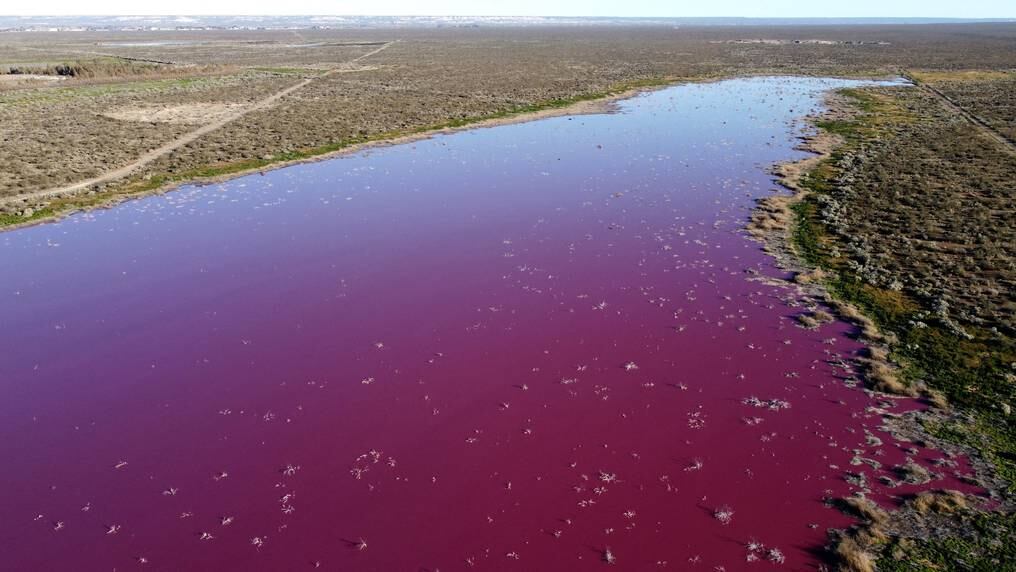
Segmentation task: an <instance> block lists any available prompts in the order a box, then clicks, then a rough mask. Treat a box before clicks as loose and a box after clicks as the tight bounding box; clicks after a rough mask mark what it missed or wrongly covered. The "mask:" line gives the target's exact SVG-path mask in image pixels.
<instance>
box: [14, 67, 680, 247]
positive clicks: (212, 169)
mask: <svg viewBox="0 0 1016 572" xmlns="http://www.w3.org/2000/svg"><path fill="white" fill-rule="evenodd" d="M177 81H179V80H177ZM192 81H193V80H192ZM671 82H672V80H668V79H665V78H654V79H649V80H640V81H633V82H626V83H623V84H618V85H616V86H614V87H612V88H611V89H609V90H607V91H603V92H596V93H588V94H582V95H578V96H575V97H570V98H558V99H551V100H547V101H544V102H540V103H536V104H532V105H522V106H516V107H512V108H510V109H506V110H502V111H497V112H494V113H488V114H482V115H476V116H473V117H464V118H459V119H453V120H451V121H447V122H444V123H439V124H435V125H429V126H426V127H420V128H416V129H412V130H408V131H388V132H384V133H377V134H373V135H366V136H357V137H349V138H346V139H341V140H339V141H336V142H334V143H329V144H327V145H322V146H318V147H311V148H307V149H300V150H294V151H288V152H284V153H277V154H275V155H272V156H270V157H267V158H260V159H245V160H242V161H231V162H228V163H220V164H215V165H204V166H201V167H198V168H195V169H188V170H186V171H183V172H179V173H159V174H155V175H150V176H147V177H144V178H137V179H133V180H129V181H126V182H125V183H123V184H122V185H120V186H118V187H114V188H113V189H112V190H111V191H106V192H103V193H99V194H94V195H84V196H73V197H68V198H64V199H58V200H55V201H52V202H51V203H50V204H49V205H48V206H47V207H46V208H45V209H40V210H38V211H37V212H35V213H33V215H32V216H31V217H23V216H18V215H0V229H2V228H3V227H5V226H11V225H15V224H23V223H26V222H31V221H38V220H42V219H45V218H48V217H52V216H56V215H58V214H61V213H66V212H70V211H74V210H80V209H84V208H89V207H94V206H98V205H102V204H106V203H108V202H109V201H110V200H111V199H114V198H126V197H130V196H137V195H141V194H145V193H149V192H152V191H156V190H158V189H160V188H163V187H166V186H169V185H173V184H180V183H186V182H201V181H203V180H209V179H215V178H218V177H225V176H229V175H235V174H239V173H245V172H249V171H256V170H258V169H264V168H267V167H271V166H272V165H277V164H281V163H288V162H292V161H300V160H305V159H313V158H315V157H320V156H323V155H327V154H329V153H334V152H336V151H341V150H342V149H347V148H349V147H352V146H355V145H363V144H367V143H374V142H382V141H389V140H393V139H397V138H399V137H404V136H407V135H414V134H422V133H431V132H437V131H441V130H443V129H456V128H461V127H466V126H469V125H472V124H476V123H480V122H483V121H490V120H495V119H505V118H511V117H518V116H521V115H525V114H528V113H535V112H538V111H544V110H548V109H561V108H564V107H568V106H569V105H574V104H576V103H580V102H583V101H594V100H598V99H603V98H606V97H611V96H616V95H619V94H622V93H624V92H627V91H631V90H633V89H643V88H651V87H657V86H663V85H667V84H669V83H671ZM135 85H136V84H135ZM103 87H105V86H103ZM79 89H81V88H79ZM40 213H45V214H40Z"/></svg>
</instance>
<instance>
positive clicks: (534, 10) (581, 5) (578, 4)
mask: <svg viewBox="0 0 1016 572" xmlns="http://www.w3.org/2000/svg"><path fill="white" fill-rule="evenodd" d="M4 4H6V5H5V6H3V7H0V14H4V15H72V14H73V15H106V14H137V15H153V14H157V15H164V14H202V15H209V14H225V15H246V14H272V15H278V14H297V15H302V14H322V15H468V16H748V17H787V16H805V17H847V16H877V17H892V16H906V17H935V18H943V17H953V18H1014V17H1016V0H846V1H834V2H821V1H816V0H807V1H801V0H510V1H502V0H494V1H489V0H356V1H346V0H281V1H280V0H87V1H82V0H31V1H24V0H22V1H16V0H15V1H11V2H5V3H4Z"/></svg>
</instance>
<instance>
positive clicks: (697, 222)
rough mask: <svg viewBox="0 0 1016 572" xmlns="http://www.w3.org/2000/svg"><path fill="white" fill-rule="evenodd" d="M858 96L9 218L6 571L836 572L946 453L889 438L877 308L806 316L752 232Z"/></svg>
mask: <svg viewBox="0 0 1016 572" xmlns="http://www.w3.org/2000/svg"><path fill="white" fill-rule="evenodd" d="M844 85H849V82H844V81H832V80H805V79H785V78H782V79H781V78H761V79H745V80H734V81H726V82H721V83H712V84H702V85H686V86H680V87H674V88H670V89H666V90H662V91H658V92H655V93H651V94H645V95H641V96H638V97H636V98H634V99H632V100H629V101H625V102H623V103H622V104H621V106H620V107H621V109H620V111H619V112H618V113H614V114H604V115H593V116H581V117H562V118H554V119H548V120H544V121H538V122H532V123H525V124H519V125H512V126H503V127H497V128H491V129H478V130H473V131H468V132H461V133H457V134H454V135H442V136H438V137H435V138H433V139H430V140H426V141H420V142H417V143H412V144H406V145H400V146H394V147H390V148H384V149H378V150H374V151H370V152H366V153H361V154H357V155H353V156H348V157H343V158H338V159H334V160H329V161H324V162H319V163H314V164H306V165H299V166H294V167H290V168H285V169H281V170H277V171H272V172H268V173H265V174H264V175H260V176H259V175H254V176H249V177H244V178H240V179H236V180H233V181H231V182H228V183H224V184H221V185H215V186H204V187H186V188H184V189H181V190H179V191H176V192H173V193H171V194H168V195H165V196H158V197H151V198H147V199H144V200H137V201H132V202H129V203H126V204H123V205H121V206H118V207H116V208H114V209H110V210H105V211H97V212H93V213H88V214H79V215H75V216H72V217H70V218H68V219H66V220H64V221H61V222H59V223H55V224H48V225H43V226H38V227H34V228H29V229H25V230H19V231H16V232H8V233H5V234H3V235H2V236H0V264H2V267H3V269H4V270H3V272H2V274H0V316H2V317H3V318H2V319H3V328H2V330H0V347H3V348H4V350H3V359H2V361H0V384H2V386H0V387H2V391H3V400H2V402H0V435H2V437H3V438H2V439H0V458H2V459H3V468H2V469H0V487H2V488H0V490H2V496H0V515H2V521H0V560H2V561H3V563H4V564H3V568H4V569H6V570H32V571H43V570H61V571H63V570H133V569H150V570H301V569H313V568H315V567H319V568H321V569H325V570H382V571H388V570H466V569H471V568H472V569H478V570H585V569H598V568H601V567H604V566H608V565H609V564H608V562H606V561H607V560H613V561H614V562H615V563H616V564H617V566H618V567H619V568H620V569H625V570H651V569H670V570H689V569H701V570H721V569H722V570H741V569H753V568H772V567H783V568H785V569H792V570H808V569H815V568H816V567H818V566H819V565H820V564H821V559H820V556H819V549H820V548H821V546H822V545H823V543H824V542H825V540H826V529H827V528H829V527H835V526H843V525H846V524H849V520H847V519H846V518H845V517H844V516H842V515H841V514H839V513H838V512H836V511H835V510H834V509H831V508H827V507H826V505H825V503H824V499H826V498H830V497H837V496H842V495H846V494H850V493H851V492H853V491H854V490H856V487H855V486H854V485H852V484H850V483H849V482H848V481H847V480H846V479H845V475H846V474H847V472H854V473H860V472H864V473H865V474H866V477H867V478H868V480H869V481H870V482H871V483H872V487H873V489H874V490H875V492H876V494H878V495H880V497H881V498H882V499H883V500H884V501H885V502H891V501H892V500H893V499H894V498H895V499H898V498H900V497H901V496H903V495H905V494H907V492H908V491H912V488H909V489H908V488H906V487H904V488H894V489H888V488H885V487H882V485H881V484H880V483H879V482H878V481H877V478H878V476H881V475H887V474H890V473H889V471H888V469H889V468H890V467H891V466H892V465H894V464H899V463H901V462H903V461H904V460H905V459H906V458H908V457H910V458H914V459H915V460H917V461H919V462H922V463H927V462H929V461H931V460H933V459H936V458H940V457H941V456H942V455H941V453H939V452H936V451H930V450H926V449H922V448H920V447H913V445H911V444H909V443H897V442H895V441H893V440H892V439H891V438H890V437H889V436H888V435H885V434H884V433H882V432H880V431H879V430H878V425H879V423H880V418H879V417H878V416H877V414H875V413H873V412H872V411H871V410H870V409H869V408H870V407H873V406H878V402H877V401H876V400H873V399H872V398H870V397H869V396H867V395H866V394H865V393H864V392H862V391H861V390H859V389H856V388H854V387H852V384H853V377H854V373H853V372H852V370H851V369H850V368H849V367H846V368H845V367H843V364H842V362H844V361H847V360H850V359H851V358H852V357H853V356H854V354H855V352H856V351H858V349H859V346H858V344H857V343H856V342H854V341H853V340H852V339H851V337H850V334H851V331H850V327H849V326H847V325H845V324H842V323H834V324H830V325H827V326H825V327H823V328H821V329H819V330H817V331H809V330H804V329H801V328H799V327H797V326H796V325H795V321H794V316H796V315H797V314H799V313H800V312H801V311H802V308H801V307H800V304H801V300H800V298H799V294H798V293H796V292H795V291H794V290H792V289H788V288H786V287H777V286H772V285H767V283H766V282H764V281H761V280H758V279H757V278H758V275H761V276H775V275H778V274H779V271H778V270H776V269H775V268H774V267H773V264H772V261H771V260H770V259H769V258H768V257H767V256H766V255H764V254H763V253H762V252H761V251H760V249H759V245H758V244H756V243H754V242H752V241H750V240H748V239H747V238H746V236H745V235H744V232H743V230H742V229H743V227H744V224H745V221H746V219H747V217H748V215H749V213H750V210H751V208H752V207H753V204H754V201H755V200H756V199H758V198H760V197H764V196H766V195H768V194H769V193H771V192H773V190H774V184H773V181H772V179H771V176H770V175H768V174H767V172H766V168H767V167H768V166H769V165H771V164H773V163H775V162H778V161H784V160H788V159H795V158H799V157H801V156H803V154H802V153H801V152H799V151H795V150H793V146H794V144H795V139H794V137H795V135H797V134H798V132H799V129H800V124H799V123H798V119H799V118H801V117H802V116H804V115H806V114H808V113H811V112H814V111H816V110H817V109H818V108H819V106H820V102H821V96H822V94H823V92H825V91H826V90H829V89H832V88H835V87H839V86H844ZM756 273H757V274H756ZM879 440H880V441H881V444H880V443H879ZM911 447H913V448H912V449H911ZM862 457H863V458H867V459H871V460H876V461H878V462H879V463H881V464H882V465H883V468H882V469H877V470H876V469H874V468H872V467H871V466H869V465H867V464H863V463H862V464H860V465H857V464H852V461H854V463H857V462H858V461H857V459H855V458H862ZM959 470H961V469H950V468H948V467H946V468H944V469H942V470H941V472H942V473H943V474H944V475H945V476H946V479H945V480H943V481H939V482H937V483H936V485H937V486H943V485H950V484H955V480H954V477H955V473H956V472H957V471H959ZM752 542H756V543H759V544H761V545H763V546H764V548H756V547H754V546H749V543H752ZM753 560H757V561H755V562H753Z"/></svg>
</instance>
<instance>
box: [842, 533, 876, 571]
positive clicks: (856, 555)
mask: <svg viewBox="0 0 1016 572" xmlns="http://www.w3.org/2000/svg"><path fill="white" fill-rule="evenodd" d="M835 554H836V557H837V559H838V560H839V570H841V571H843V572H874V570H875V563H874V561H873V560H872V557H871V554H869V553H868V552H866V551H865V550H864V549H863V548H862V547H861V546H860V544H858V543H857V541H856V540H854V539H853V538H850V537H845V538H843V539H841V540H840V542H839V544H837V545H836V551H835Z"/></svg>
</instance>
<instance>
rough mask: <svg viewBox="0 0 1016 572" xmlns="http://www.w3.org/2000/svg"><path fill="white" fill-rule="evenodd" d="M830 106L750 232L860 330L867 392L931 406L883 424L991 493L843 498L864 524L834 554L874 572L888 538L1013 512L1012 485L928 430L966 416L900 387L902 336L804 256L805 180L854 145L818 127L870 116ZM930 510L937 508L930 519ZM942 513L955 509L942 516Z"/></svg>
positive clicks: (829, 100)
mask: <svg viewBox="0 0 1016 572" xmlns="http://www.w3.org/2000/svg"><path fill="white" fill-rule="evenodd" d="M823 106H824V110H823V111H822V112H820V113H818V114H815V115H810V116H806V117H803V118H801V121H802V122H803V124H804V125H807V126H808V127H807V128H808V130H809V131H810V132H809V133H807V134H804V135H802V136H801V137H800V140H801V143H800V144H799V145H798V146H797V149H799V150H802V151H807V152H809V153H811V155H809V156H807V157H805V158H803V159H799V160H795V161H785V162H781V163H776V164H774V165H772V166H771V167H770V171H771V173H772V175H773V176H774V178H775V182H776V183H777V184H779V185H780V186H781V187H783V188H784V189H785V190H786V191H788V192H789V194H787V193H774V194H772V195H769V196H767V197H765V198H762V199H760V200H758V201H757V205H756V207H755V208H754V209H753V210H752V212H751V214H750V219H749V221H748V224H747V225H746V227H745V231H746V232H747V234H748V236H749V238H750V239H752V240H754V241H756V242H758V243H760V244H761V248H762V250H763V251H764V252H765V253H766V254H768V255H769V256H772V257H773V259H774V261H775V262H776V265H777V267H779V268H781V269H782V270H784V271H786V272H788V273H789V274H790V277H789V278H786V279H776V280H778V281H781V282H783V283H784V284H786V285H788V286H789V287H793V288H797V289H798V290H799V291H800V292H802V294H803V295H804V296H805V297H806V298H807V299H810V300H813V301H815V302H816V303H817V304H819V305H824V306H826V307H828V308H830V309H831V310H832V311H833V312H834V314H835V315H836V317H837V318H838V319H840V320H843V321H845V322H847V323H849V324H852V325H854V326H856V327H857V328H858V333H857V339H858V341H859V342H860V343H861V344H862V345H863V347H864V348H865V350H864V351H865V354H866V355H864V356H859V357H857V358H856V359H855V363H856V364H857V365H858V366H859V368H858V371H859V372H860V373H861V374H862V375H861V378H862V381H863V382H864V384H863V385H861V386H860V387H859V389H861V390H862V391H864V392H865V393H868V394H869V395H872V396H873V397H874V396H877V397H879V398H882V399H887V398H888V399H893V400H904V399H910V400H914V401H917V402H927V403H930V405H931V406H930V407H927V408H918V409H913V410H908V411H905V412H900V413H896V412H891V411H886V410H884V409H881V408H879V409H877V410H876V412H877V413H878V415H879V417H880V419H881V422H880V424H879V426H878V428H879V429H881V430H884V431H886V432H887V433H889V434H890V435H892V436H893V438H894V439H897V440H899V441H901V442H918V443H924V444H925V446H928V447H931V448H934V449H938V450H941V451H943V452H945V453H946V454H947V455H949V456H959V455H962V456H964V457H966V459H967V460H968V462H969V466H970V468H971V469H972V470H973V472H974V475H973V478H974V480H973V482H972V484H976V485H977V486H979V487H981V488H982V489H983V490H984V493H983V496H982V495H972V494H971V495H967V494H964V493H961V492H959V491H953V490H948V489H943V488H941V487H934V486H930V487H928V488H927V489H926V490H925V491H924V492H921V493H919V494H917V495H916V496H915V497H914V498H913V499H911V500H908V501H906V502H902V503H901V504H899V505H898V506H897V507H895V508H894V509H893V510H886V509H885V508H883V507H881V506H879V505H878V504H877V503H875V502H873V501H871V500H870V499H868V498H867V497H866V495H865V494H864V493H857V494H856V495H855V496H852V497H848V498H842V499H836V501H835V503H834V504H835V506H836V507H837V508H839V509H840V510H841V511H842V512H844V513H845V514H847V515H849V516H851V517H853V518H854V519H855V520H856V521H857V523H856V524H854V525H852V526H851V527H849V528H847V529H845V530H842V529H841V530H830V544H829V545H828V546H827V550H828V551H829V554H830V555H831V556H832V557H833V558H835V559H837V561H838V562H839V566H840V567H839V568H838V569H839V570H846V571H850V572H872V571H873V570H875V569H876V561H877V560H878V559H879V557H880V556H881V554H882V548H884V546H885V544H884V539H885V538H887V535H888V537H894V538H897V539H915V538H916V539H931V538H949V537H952V536H957V535H962V534H963V533H964V529H963V528H962V527H961V525H957V524H956V522H954V521H953V520H951V519H950V515H951V513H952V511H956V510H972V511H973V513H974V514H987V513H991V512H993V511H997V510H1000V509H1005V507H1006V506H1007V505H1008V503H1007V502H1006V495H1005V493H1004V491H1005V487H1006V483H1005V481H1004V480H1003V479H1002V478H1001V477H1000V476H999V474H998V473H997V470H996V469H995V467H994V466H993V465H992V464H991V463H990V462H989V461H988V460H987V459H985V458H984V457H983V455H982V454H981V452H980V451H979V450H977V449H976V448H974V447H972V446H970V445H968V444H958V443H954V442H951V441H947V440H944V439H942V438H940V437H938V436H935V435H933V434H932V433H931V432H930V431H929V430H928V429H927V427H926V424H927V423H941V422H943V421H947V420H951V419H954V418H956V417H957V416H962V415H963V413H962V412H958V411H956V410H955V409H953V408H952V406H950V405H949V404H947V403H936V400H935V395H934V393H933V392H932V391H929V390H928V389H927V388H925V387H911V386H908V385H904V384H903V383H902V382H900V381H897V379H896V374H897V373H898V372H899V371H900V366H899V364H896V363H894V362H893V361H892V360H891V359H890V357H889V355H890V350H891V348H892V346H893V345H894V344H896V343H898V340H897V339H896V336H895V334H893V333H891V332H888V333H885V332H883V331H881V330H880V328H879V327H878V325H877V324H876V323H875V322H874V320H872V319H871V318H869V317H868V316H867V315H866V314H865V313H864V312H863V310H861V309H860V308H859V307H857V306H856V305H854V304H853V303H851V302H848V301H846V300H841V299H839V298H837V297H835V296H834V295H833V294H832V292H831V291H830V290H829V288H828V287H827V286H826V285H825V284H824V281H825V280H826V279H830V278H832V277H834V276H835V275H836V272H837V271H836V270H826V269H824V268H822V267H821V266H819V265H816V266H812V265H810V264H809V263H808V262H807V261H806V260H805V258H804V256H803V255H802V254H801V253H800V252H799V247H798V246H797V244H796V239H795V235H794V233H795V229H796V226H797V225H798V220H797V219H798V214H797V213H796V212H795V210H794V207H795V205H798V204H800V203H801V202H802V201H804V200H805V199H806V198H808V197H809V196H810V195H812V194H815V193H816V192H817V191H814V190H812V189H809V188H808V187H807V185H806V184H805V183H804V181H805V180H806V179H807V178H808V176H809V173H811V172H812V171H814V170H815V169H817V168H818V167H820V166H821V165H822V163H823V162H825V161H826V160H828V159H830V158H832V157H833V156H834V153H835V152H836V151H837V150H838V149H839V148H840V147H841V146H843V145H845V144H846V139H844V138H843V137H842V136H840V135H838V134H835V133H832V132H829V131H827V130H825V129H823V128H821V127H820V126H819V125H818V123H819V122H823V121H829V122H834V121H840V120H844V119H846V120H850V119H853V118H856V117H857V116H858V115H860V114H861V113H862V112H861V111H860V110H859V109H858V108H857V107H855V106H853V105H852V104H851V103H850V102H849V101H848V100H847V96H846V95H844V94H841V93H839V92H838V91H837V90H831V91H829V92H827V93H826V94H825V97H824V100H823ZM922 503H923V504H922ZM922 506H923V507H925V508H921V507H922ZM928 506H932V507H933V508H932V510H931V511H930V512H929V511H928V510H927V507H928ZM935 507H939V508H935ZM941 507H949V508H948V510H946V508H942V509H941V510H939V509H940V508H941ZM957 526H960V528H957Z"/></svg>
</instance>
